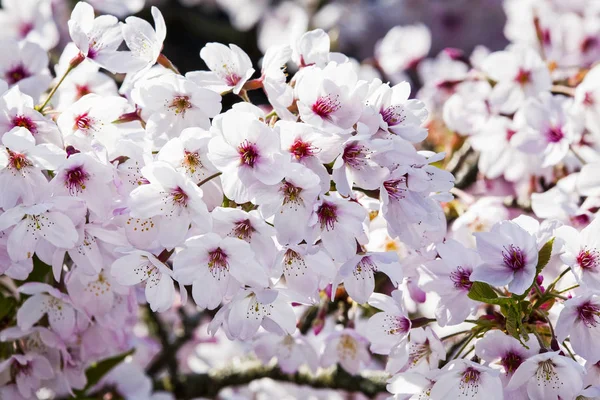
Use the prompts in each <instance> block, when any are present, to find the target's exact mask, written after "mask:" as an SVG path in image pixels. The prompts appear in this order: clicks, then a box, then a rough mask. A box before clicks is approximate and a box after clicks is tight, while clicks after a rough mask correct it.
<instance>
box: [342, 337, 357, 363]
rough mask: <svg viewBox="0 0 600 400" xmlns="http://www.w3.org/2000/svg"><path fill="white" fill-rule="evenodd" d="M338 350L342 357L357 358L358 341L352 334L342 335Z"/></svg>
mask: <svg viewBox="0 0 600 400" xmlns="http://www.w3.org/2000/svg"><path fill="white" fill-rule="evenodd" d="M337 351H338V354H339V356H340V358H352V359H355V358H356V355H357V353H358V343H356V340H354V338H353V337H352V336H350V335H342V336H340V341H339V343H338V345H337Z"/></svg>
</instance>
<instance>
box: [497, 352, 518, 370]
mask: <svg viewBox="0 0 600 400" xmlns="http://www.w3.org/2000/svg"><path fill="white" fill-rule="evenodd" d="M522 362H523V358H522V357H521V356H520V355H519V354H517V353H513V352H512V351H509V352H508V353H506V355H505V356H504V357H502V358H501V359H500V364H502V366H503V367H504V369H505V370H506V373H507V374H512V373H513V372H515V371H516V370H517V368H519V365H521V363H522Z"/></svg>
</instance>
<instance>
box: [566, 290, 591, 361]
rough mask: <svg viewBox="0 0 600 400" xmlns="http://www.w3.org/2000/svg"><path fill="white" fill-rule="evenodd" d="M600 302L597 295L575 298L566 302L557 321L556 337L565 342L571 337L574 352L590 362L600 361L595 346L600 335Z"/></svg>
mask: <svg viewBox="0 0 600 400" xmlns="http://www.w3.org/2000/svg"><path fill="white" fill-rule="evenodd" d="M599 322H600V300H599V298H598V296H597V295H595V294H586V295H583V296H576V297H573V298H571V299H569V300H567V301H566V302H565V308H563V309H562V311H561V312H560V316H559V317H558V321H556V337H557V339H558V340H559V341H561V342H562V341H564V340H565V339H566V338H567V336H570V340H569V344H570V345H571V347H572V348H573V350H574V351H575V352H576V353H577V354H579V355H580V356H581V357H583V358H585V359H586V360H587V361H588V362H591V363H595V362H598V361H600V351H598V350H597V346H595V345H594V343H595V341H596V338H597V337H598V335H600V330H599V329H598V328H597V326H598V323H599Z"/></svg>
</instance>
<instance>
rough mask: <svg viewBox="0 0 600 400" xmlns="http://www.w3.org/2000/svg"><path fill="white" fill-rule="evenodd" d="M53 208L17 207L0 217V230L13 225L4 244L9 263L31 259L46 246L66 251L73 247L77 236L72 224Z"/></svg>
mask: <svg viewBox="0 0 600 400" xmlns="http://www.w3.org/2000/svg"><path fill="white" fill-rule="evenodd" d="M54 208H55V205H53V204H51V203H40V204H36V205H33V206H24V205H18V206H16V207H14V208H11V209H10V210H6V211H4V212H3V213H2V214H0V231H3V230H6V229H7V228H9V227H11V226H14V228H13V229H12V231H11V232H10V234H9V235H8V241H7V250H8V255H9V256H10V258H11V260H14V261H17V262H18V261H22V260H26V259H28V258H32V257H33V255H34V253H36V251H39V250H40V249H42V248H47V247H48V246H50V248H52V246H55V247H58V248H63V249H70V248H71V247H73V246H74V245H75V243H76V242H77V240H78V234H77V231H76V230H75V226H74V224H73V221H72V220H71V219H69V217H67V216H66V215H65V214H63V213H62V212H60V211H58V210H55V209H54ZM38 256H39V254H38Z"/></svg>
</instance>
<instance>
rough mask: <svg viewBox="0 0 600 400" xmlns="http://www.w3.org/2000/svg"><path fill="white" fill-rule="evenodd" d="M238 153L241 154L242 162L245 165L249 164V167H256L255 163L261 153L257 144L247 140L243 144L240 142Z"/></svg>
mask: <svg viewBox="0 0 600 400" xmlns="http://www.w3.org/2000/svg"><path fill="white" fill-rule="evenodd" d="M237 151H238V154H239V155H240V162H241V163H242V164H243V165H247V166H249V167H254V164H256V162H257V161H258V158H259V153H258V149H257V148H256V144H254V143H250V142H249V141H247V140H245V141H244V142H243V143H242V144H240V145H239V146H238V148H237Z"/></svg>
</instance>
